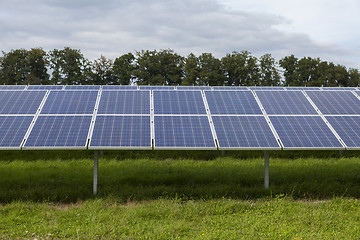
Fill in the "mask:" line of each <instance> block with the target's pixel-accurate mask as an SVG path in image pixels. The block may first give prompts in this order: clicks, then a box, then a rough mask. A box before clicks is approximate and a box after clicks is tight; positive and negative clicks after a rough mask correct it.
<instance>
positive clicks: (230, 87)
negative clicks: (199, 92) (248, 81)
mask: <svg viewBox="0 0 360 240" xmlns="http://www.w3.org/2000/svg"><path fill="white" fill-rule="evenodd" d="M213 90H215V91H218V90H225V91H239V90H240V91H243V90H249V89H248V87H244V86H213Z"/></svg>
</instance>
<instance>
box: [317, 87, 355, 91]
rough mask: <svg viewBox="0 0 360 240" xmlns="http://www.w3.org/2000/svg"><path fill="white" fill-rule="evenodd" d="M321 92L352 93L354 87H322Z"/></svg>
mask: <svg viewBox="0 0 360 240" xmlns="http://www.w3.org/2000/svg"><path fill="white" fill-rule="evenodd" d="M321 89H322V90H325V91H326V90H328V91H340V90H341V91H353V90H356V88H354V87H322V88H321Z"/></svg>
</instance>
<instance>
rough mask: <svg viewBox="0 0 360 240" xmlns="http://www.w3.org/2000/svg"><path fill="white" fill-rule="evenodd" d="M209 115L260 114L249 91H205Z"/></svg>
mask: <svg viewBox="0 0 360 240" xmlns="http://www.w3.org/2000/svg"><path fill="white" fill-rule="evenodd" d="M205 96H206V100H207V102H208V105H209V109H210V112H211V114H262V112H261V109H260V107H259V105H258V104H257V102H256V100H255V97H254V96H253V94H252V92H251V91H205Z"/></svg>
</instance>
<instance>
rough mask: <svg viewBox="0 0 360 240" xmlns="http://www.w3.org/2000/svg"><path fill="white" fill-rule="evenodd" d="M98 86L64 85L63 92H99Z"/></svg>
mask: <svg viewBox="0 0 360 240" xmlns="http://www.w3.org/2000/svg"><path fill="white" fill-rule="evenodd" d="M100 87H101V86H100V85H66V86H65V90H100Z"/></svg>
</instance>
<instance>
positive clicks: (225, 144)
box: [212, 116, 281, 149]
mask: <svg viewBox="0 0 360 240" xmlns="http://www.w3.org/2000/svg"><path fill="white" fill-rule="evenodd" d="M212 120H213V123H214V127H215V131H216V135H217V140H218V144H219V149H281V148H280V146H279V144H278V142H277V140H276V138H275V136H274V134H273V133H272V131H271V129H270V127H269V124H268V123H267V122H266V119H265V117H264V116H212Z"/></svg>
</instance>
